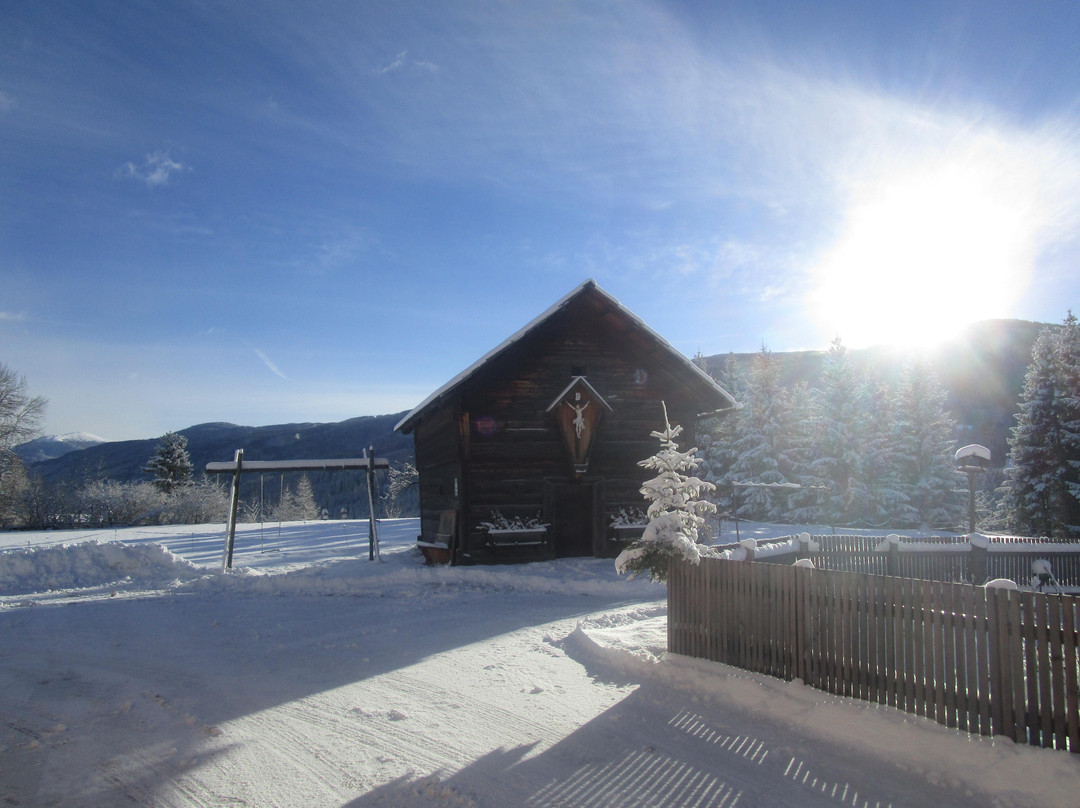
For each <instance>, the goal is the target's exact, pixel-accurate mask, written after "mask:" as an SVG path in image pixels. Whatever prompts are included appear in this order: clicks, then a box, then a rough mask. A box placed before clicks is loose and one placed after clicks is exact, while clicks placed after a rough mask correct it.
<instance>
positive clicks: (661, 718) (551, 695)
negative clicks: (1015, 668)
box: [0, 519, 1080, 808]
mask: <svg viewBox="0 0 1080 808" xmlns="http://www.w3.org/2000/svg"><path fill="white" fill-rule="evenodd" d="M417 528H418V525H417V520H415V519H403V520H390V521H384V522H382V523H381V538H382V542H381V549H382V553H381V560H380V561H377V562H370V561H368V546H367V524H366V523H365V522H334V521H331V522H313V523H307V524H286V525H282V526H280V527H279V526H278V525H277V524H273V525H269V524H267V525H264V526H260V525H242V526H241V528H240V531H239V532H238V537H237V539H238V540H237V549H236V555H235V564H236V566H237V570H236V571H235V572H234V573H232V574H229V575H222V574H220V573H219V572H218V568H219V566H220V563H221V554H222V543H223V535H224V528H223V527H222V526H220V525H209V526H201V527H194V528H192V527H190V526H178V527H156V528H137V529H136V528H132V529H123V530H116V531H113V530H109V531H99V532H93V533H91V532H70V533H65V532H44V533H22V532H13V533H0V548H2V552H0V719H2V720H0V804H4V805H21V806H53V805H55V806H114V805H116V806H119V805H125V806H131V805H139V806H297V807H298V808H299V807H300V806H303V807H304V808H312V807H315V806H335V807H337V806H342V807H344V806H350V807H352V808H359V807H360V806H470V807H472V806H476V807H478V808H484V807H487V806H490V807H491V808H505V807H507V806H536V808H574V807H577V806H582V807H584V806H588V807H590V808H611V806H694V807H695V808H705V807H706V806H724V807H725V808H731V807H732V806H740V808H752V807H753V806H792V807H794V806H799V808H813V807H814V806H857V807H859V808H861V807H862V806H893V807H894V808H899V807H900V806H934V808H945V807H946V806H979V807H980V808H986V806H1003V807H1004V806H1011V807H1015V808H1022V807H1025V808H1038V807H1039V806H1058V807H1059V808H1076V806H1077V805H1080V796H1078V795H1080V756H1073V755H1069V754H1067V753H1063V752H1054V751H1046V750H1038V749H1031V748H1027V747H1022V746H1017V745H1014V744H1013V743H1012V742H1011V741H991V740H988V739H981V738H969V737H968V736H966V735H963V734H959V733H957V732H955V731H951V730H947V729H945V728H943V727H940V726H938V725H937V724H935V723H933V722H930V721H926V720H924V719H917V718H914V717H911V716H908V715H905V714H902V713H898V712H896V711H893V710H889V709H886V708H879V707H876V706H870V705H866V704H863V703H861V702H856V701H852V700H848V699H842V698H836V697H832V696H829V695H827V694H824V693H820V692H818V691H815V690H813V689H810V688H806V687H803V686H802V685H801V684H799V683H785V682H782V681H779V680H773V679H769V678H767V677H762V676H756V675H751V674H747V673H744V672H741V671H738V670H735V669H732V668H728V667H726V666H722V665H717V664H713V663H706V662H703V661H699V660H692V659H688V658H685V657H675V656H665V654H664V647H665V624H666V609H665V591H664V588H663V586H660V585H657V584H650V583H649V582H647V581H632V582H628V581H626V580H624V579H620V578H619V577H617V576H616V575H615V573H614V565H613V563H612V562H611V561H609V560H597V559H563V560H559V561H556V562H550V563H546V564H528V565H520V566H495V567H491V566H476V567H454V568H449V567H443V568H429V567H424V566H423V564H422V560H421V558H420V556H419V553H418V552H417V551H416V549H415V546H414V542H415V538H416V533H417ZM740 528H741V534H742V536H743V537H744V538H745V537H747V536H753V537H756V538H766V537H769V536H775V535H780V534H788V533H791V532H792V528H791V527H790V526H789V527H785V528H771V527H768V526H762V525H752V524H751V525H747V524H742V525H740ZM801 529H802V528H798V529H796V530H801ZM811 532H826V531H824V530H816V531H814V530H812V531H811Z"/></svg>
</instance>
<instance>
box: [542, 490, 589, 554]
mask: <svg viewBox="0 0 1080 808" xmlns="http://www.w3.org/2000/svg"><path fill="white" fill-rule="evenodd" d="M599 490H600V487H599V485H598V484H596V483H549V484H548V485H547V486H546V490H545V499H546V500H547V502H546V505H547V507H546V511H547V514H548V516H547V519H548V521H549V522H550V524H551V527H550V528H548V530H549V531H550V532H551V537H552V543H553V545H554V551H555V555H556V556H560V557H567V556H591V555H595V554H596V548H595V545H596V538H597V529H596V520H597V513H598V508H599V502H598V493H599Z"/></svg>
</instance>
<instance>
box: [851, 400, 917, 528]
mask: <svg viewBox="0 0 1080 808" xmlns="http://www.w3.org/2000/svg"><path fill="white" fill-rule="evenodd" d="M864 405H865V407H866V419H865V421H864V429H863V441H864V444H863V450H864V453H863V459H862V464H861V477H862V485H863V486H865V488H866V492H867V495H868V501H867V503H866V506H865V508H864V510H863V514H862V522H863V523H864V524H866V525H867V526H868V527H885V526H893V525H897V526H898V525H913V524H917V523H918V521H919V514H918V512H917V511H916V510H915V508H914V506H913V505H912V504H911V491H910V490H909V487H908V486H907V485H905V484H904V481H903V472H902V469H901V466H900V463H899V461H898V458H899V456H900V454H901V452H900V448H899V447H898V445H897V443H898V440H897V438H898V435H897V432H898V430H897V429H896V417H897V416H896V415H895V412H896V408H897V406H898V402H897V400H896V394H895V391H894V390H892V389H891V388H890V386H889V385H888V384H887V383H886V382H885V381H883V380H870V379H867V381H866V387H865V389H864Z"/></svg>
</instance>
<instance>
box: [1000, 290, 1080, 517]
mask: <svg viewBox="0 0 1080 808" xmlns="http://www.w3.org/2000/svg"><path fill="white" fill-rule="evenodd" d="M1009 459H1010V464H1009V466H1010V467H1009V468H1008V469H1007V474H1008V477H1007V479H1006V481H1005V483H1004V485H1003V486H1002V488H1003V491H1002V497H1001V509H1002V511H1003V512H1004V513H1005V515H1006V517H1007V523H1008V524H1009V526H1010V527H1011V529H1013V530H1015V531H1017V532H1020V533H1029V534H1037V535H1046V536H1052V537H1058V538H1065V537H1075V536H1076V535H1078V533H1080V327H1078V325H1077V321H1076V317H1075V316H1073V314H1072V312H1071V311H1070V312H1069V314H1068V316H1067V317H1066V318H1065V323H1064V327H1063V328H1062V329H1060V330H1059V331H1058V332H1057V333H1054V331H1053V330H1051V329H1049V328H1047V329H1044V330H1043V331H1042V332H1041V333H1040V334H1039V337H1038V339H1036V341H1035V345H1034V347H1033V348H1032V351H1031V364H1030V365H1029V366H1028V371H1027V374H1026V375H1025V377H1024V387H1023V390H1022V391H1021V394H1020V412H1018V413H1017V414H1016V426H1015V427H1013V429H1012V435H1011V436H1010V438H1009Z"/></svg>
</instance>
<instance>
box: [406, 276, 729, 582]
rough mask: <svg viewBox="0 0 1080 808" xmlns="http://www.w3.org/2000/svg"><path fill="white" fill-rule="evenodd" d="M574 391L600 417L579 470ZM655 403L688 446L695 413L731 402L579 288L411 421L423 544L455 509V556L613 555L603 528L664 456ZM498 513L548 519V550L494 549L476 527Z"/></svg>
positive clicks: (598, 294) (637, 501)
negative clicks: (569, 413)
mask: <svg viewBox="0 0 1080 808" xmlns="http://www.w3.org/2000/svg"><path fill="white" fill-rule="evenodd" d="M576 379H580V380H581V382H580V384H579V385H578V386H577V387H575V386H574V381H575V380H576ZM571 390H573V391H575V392H577V391H578V390H583V391H585V393H586V399H587V400H589V399H591V401H592V404H591V405H590V406H592V405H595V406H593V410H592V411H591V412H590V413H589V417H590V418H594V417H595V416H599V418H598V420H597V421H596V422H595V434H594V435H592V438H593V442H592V446H591V451H589V453H588V456H587V458H586V459H585V462H584V464H582V463H578V464H577V465H575V460H574V458H573V457H572V456H571V452H570V451H569V450H568V445H567V439H566V438H567V436H566V434H565V431H564V430H565V429H566V426H565V423H563V424H562V425H560V418H559V417H558V415H559V408H560V407H566V406H570V404H571V403H572V402H569V403H568V402H562V401H560V400H559V398H558V397H559V396H560V394H561V393H564V392H567V391H571ZM661 402H665V404H666V406H667V409H668V413H669V417H670V419H671V422H672V423H673V424H674V423H680V424H682V425H683V427H684V430H685V432H684V440H685V441H686V443H683V444H682V445H689V442H690V441H692V440H693V431H694V427H695V424H696V417H697V415H698V413H703V412H711V411H715V410H717V409H722V408H724V407H728V406H730V405H731V404H732V403H733V402H732V400H731V397H730V396H729V395H728V394H727V393H725V392H724V391H723V390H721V389H720V388H718V387H717V386H716V385H715V383H714V382H712V381H711V380H710V379H708V377H706V376H705V375H704V374H702V373H700V372H699V371H698V370H697V369H696V368H694V367H693V366H692V365H691V364H690V363H689V362H688V360H686V359H685V357H682V355H681V354H677V353H675V354H674V355H673V349H672V348H671V347H670V346H669V345H667V343H665V342H663V341H662V340H660V339H659V338H658V337H656V335H655V334H653V333H652V332H651V331H649V330H648V329H647V328H645V327H643V325H642V324H641V323H640V321H638V320H637V319H636V318H635V317H634V316H633V315H631V314H630V313H629V312H627V311H626V310H625V309H623V308H622V307H621V306H620V305H619V304H618V303H617V302H616V301H614V300H613V299H612V298H610V297H609V296H608V295H607V294H606V293H604V292H603V291H602V290H599V289H598V288H597V287H595V285H592V286H589V285H585V286H583V287H581V288H580V289H579V291H578V293H577V294H576V295H572V296H570V297H569V298H568V299H566V300H564V301H563V303H562V304H561V305H560V306H559V307H557V308H556V309H555V310H554V311H552V312H551V313H550V314H549V315H548V316H546V317H544V318H542V319H541V320H540V321H539V322H537V323H535V324H534V325H533V326H532V327H531V328H529V329H527V330H526V331H525V332H524V333H520V334H519V335H516V336H515V338H514V339H512V340H511V341H509V342H508V343H507V344H504V346H501V348H500V349H499V350H497V351H495V352H493V353H492V354H491V355H489V356H488V357H486V358H485V360H484V361H483V362H482V363H480V364H479V365H478V366H477V367H475V368H473V369H471V370H470V372H468V373H467V374H465V375H464V376H463V377H460V378H459V379H458V380H456V383H455V384H453V385H450V386H449V387H448V388H447V389H444V390H443V391H441V394H440V395H438V396H435V397H433V398H432V399H431V400H429V401H428V402H426V403H425V405H422V407H421V408H418V409H417V411H414V412H413V413H410V415H409V416H407V417H406V419H404V420H403V425H404V428H406V429H411V430H412V431H413V434H414V442H415V447H416V463H417V469H418V470H419V472H420V505H421V533H422V536H421V538H422V539H423V540H425V541H431V540H433V539H436V538H437V534H438V532H439V531H440V530H444V531H445V530H446V529H447V528H446V526H447V524H448V521H447V518H446V515H447V514H448V513H452V514H453V519H452V520H451V521H452V523H453V528H452V530H453V535H452V544H453V545H454V552H455V557H456V558H457V559H458V560H471V561H481V560H485V561H486V560H491V559H493V558H505V559H506V560H518V559H521V558H528V557H536V556H537V555H539V556H547V557H550V556H555V555H557V556H567V555H596V556H603V555H610V554H613V553H615V552H617V551H618V550H619V549H620V547H619V545H618V543H617V542H616V541H614V538H615V537H614V531H613V530H612V529H610V528H609V523H610V520H611V517H612V516H613V515H614V514H615V513H618V511H619V510H620V509H621V508H627V509H629V508H638V509H640V508H642V507H643V506H644V501H643V499H642V497H641V494H640V492H639V489H640V487H641V483H642V482H643V481H644V480H645V479H646V478H647V476H648V474H647V472H645V470H643V469H642V468H640V467H639V466H638V465H637V463H638V461H639V460H641V459H643V458H645V457H649V456H650V455H652V454H654V453H655V452H656V450H657V448H658V443H657V441H656V439H655V438H653V437H651V435H650V433H651V432H652V431H653V430H658V429H662V428H663V409H662V406H661ZM561 420H562V421H563V422H566V421H567V419H566V418H565V417H564V418H563V419H561ZM399 428H402V427H401V425H399ZM496 512H497V513H500V514H502V515H503V516H505V517H508V518H518V519H521V520H529V519H535V520H538V521H540V522H543V523H546V524H547V525H548V526H549V527H548V531H547V533H546V535H545V536H544V541H543V543H542V544H539V545H535V544H526V545H523V546H515V547H512V548H507V547H493V546H492V542H491V538H492V537H491V535H489V533H488V532H487V531H486V530H485V529H484V528H483V527H482V524H483V523H485V522H490V521H491V520H492V518H493V514H495V513H496ZM443 538H444V539H445V538H447V537H446V536H444V537H443Z"/></svg>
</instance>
